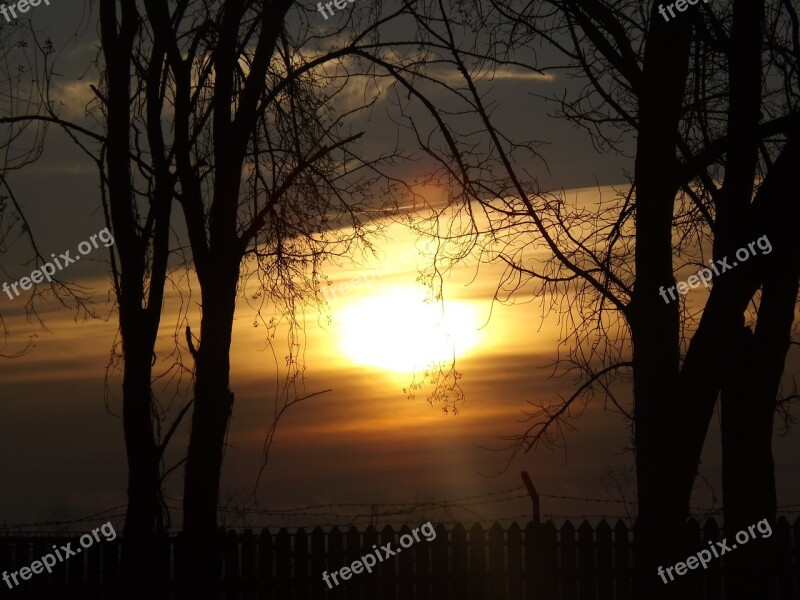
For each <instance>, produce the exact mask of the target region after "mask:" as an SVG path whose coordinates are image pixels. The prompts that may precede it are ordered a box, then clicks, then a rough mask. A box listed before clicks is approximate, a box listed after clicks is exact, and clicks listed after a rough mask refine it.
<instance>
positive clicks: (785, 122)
mask: <svg viewBox="0 0 800 600" xmlns="http://www.w3.org/2000/svg"><path fill="white" fill-rule="evenodd" d="M480 6H482V7H484V8H485V13H484V14H482V15H479V16H476V17H474V18H473V17H470V16H465V17H464V18H463V19H462V20H463V21H465V22H463V23H457V21H456V19H453V18H449V16H448V14H447V10H446V9H445V6H444V3H439V11H438V13H437V14H435V15H434V14H429V15H426V14H421V13H420V14H418V22H419V23H420V29H422V30H425V31H426V32H428V34H429V38H428V39H429V40H430V41H431V45H432V47H434V48H436V49H437V51H438V52H439V53H440V57H439V63H438V64H444V63H447V64H449V65H451V67H452V68H453V69H454V70H456V71H458V73H460V75H461V85H456V84H452V79H451V80H449V82H451V85H450V86H449V89H450V90H451V91H452V92H453V95H454V96H457V97H458V98H460V99H462V100H463V101H464V102H466V103H467V104H468V106H469V109H468V110H472V111H474V113H476V114H477V116H478V122H479V123H480V125H481V126H482V127H484V128H485V131H486V138H487V140H486V143H485V146H487V147H489V148H490V149H491V152H490V153H488V154H487V155H486V156H479V155H478V154H477V153H476V152H474V151H473V150H472V149H474V148H477V147H479V144H478V142H477V141H476V137H477V135H476V134H472V135H471V137H470V138H469V139H468V142H467V139H464V138H463V137H462V136H460V135H459V133H458V131H459V130H458V128H457V126H456V125H455V124H453V123H455V118H457V117H458V115H460V114H463V112H464V111H463V110H462V111H461V112H456V111H451V112H450V113H448V112H447V111H445V110H444V109H442V108H440V106H441V105H438V104H437V105H436V106H434V105H432V104H429V105H428V107H429V109H430V113H431V115H432V116H433V118H434V121H435V125H436V126H437V127H438V129H439V131H440V133H441V135H440V136H439V137H436V138H431V137H430V136H428V135H426V134H425V133H424V132H423V131H422V127H423V126H422V125H420V124H419V122H414V121H411V123H410V125H411V126H412V127H414V128H415V131H418V137H419V138H420V139H425V140H433V141H432V142H429V144H428V148H429V154H430V155H431V156H434V157H437V156H438V157H442V159H441V160H442V170H443V174H444V176H445V177H449V178H450V179H451V180H452V182H453V184H454V185H457V186H460V188H459V192H460V195H459V197H460V199H461V200H463V207H464V213H465V214H464V217H465V218H464V219H463V220H462V222H466V223H467V226H466V228H464V229H462V230H459V231H456V232H454V231H452V230H449V231H448V232H447V238H446V240H447V241H448V242H456V243H458V244H460V248H461V250H460V251H456V252H453V251H452V250H451V251H450V252H443V253H442V254H443V255H445V256H449V257H453V256H455V257H456V258H461V257H463V256H465V255H467V254H468V253H474V252H476V253H478V254H479V255H480V256H481V257H482V258H483V259H486V260H498V261H500V262H502V263H503V264H505V265H506V267H507V271H506V274H505V276H504V278H503V281H502V285H501V288H500V289H498V297H502V296H503V295H504V294H505V295H507V296H512V295H515V294H521V293H525V294H528V293H531V292H532V293H533V294H535V295H538V296H540V297H542V298H543V303H544V305H545V306H546V307H547V308H549V309H550V310H556V311H558V312H559V313H560V317H561V322H562V323H563V324H564V333H565V337H564V347H565V348H566V350H567V354H566V356H565V357H564V358H563V362H562V363H561V364H562V366H564V367H566V368H567V370H568V371H567V372H569V368H570V367H572V368H574V369H577V370H578V372H580V373H582V374H583V382H582V384H581V385H580V387H579V388H578V389H577V390H576V392H575V393H574V394H573V395H572V396H570V397H569V398H567V399H566V400H565V401H564V402H561V403H558V404H556V405H553V406H544V407H542V408H541V410H540V411H538V412H534V413H533V414H532V415H531V416H532V419H533V421H532V424H531V426H530V428H529V429H528V430H527V431H526V432H524V433H523V434H522V435H519V436H513V437H512V438H511V442H512V444H513V445H512V448H513V450H514V454H516V452H517V451H520V450H525V451H527V450H530V449H531V448H533V447H535V446H536V444H537V443H539V442H542V441H544V442H547V441H549V442H553V441H555V440H557V439H558V436H559V435H560V430H559V428H560V427H561V426H563V425H564V424H566V423H567V421H566V419H568V418H569V417H571V416H573V415H574V414H575V413H579V412H580V411H579V410H576V407H577V406H578V404H577V403H578V402H579V401H580V400H581V398H585V397H586V394H587V393H589V392H591V391H593V390H594V389H595V388H599V389H600V391H601V392H602V395H603V396H604V398H605V399H606V401H607V402H608V403H609V405H610V406H613V407H615V408H616V409H617V410H619V412H620V413H621V414H622V415H624V416H625V417H626V418H630V420H631V424H632V427H633V436H634V450H635V455H636V466H637V489H638V494H637V495H638V500H639V512H638V518H637V565H638V567H639V573H640V578H639V581H638V582H637V588H638V592H637V593H638V595H639V597H647V598H661V597H683V596H682V594H683V590H682V589H681V585H682V583H681V582H676V583H675V584H671V586H664V585H663V582H661V581H660V580H659V579H658V576H657V575H656V569H657V567H658V566H659V565H664V564H674V563H675V562H676V561H678V560H680V558H681V557H682V556H685V555H686V553H687V552H686V551H685V549H684V548H683V540H682V539H681V536H677V535H675V532H677V531H681V530H682V529H683V527H684V524H685V521H686V518H687V516H688V511H689V499H690V496H691V492H692V487H693V483H694V480H695V476H696V473H697V467H698V463H699V459H700V453H701V450H702V446H703V442H704V440H705V436H706V431H707V429H708V426H709V422H710V419H711V417H712V414H713V410H714V406H715V403H716V400H717V398H718V397H719V395H720V393H722V394H723V398H724V397H725V396H726V394H727V395H731V396H733V397H732V398H731V401H730V402H727V401H725V400H723V413H726V412H727V415H728V416H723V427H724V429H725V438H726V442H725V462H726V472H727V473H728V474H729V475H728V476H726V478H725V480H726V482H725V490H724V491H725V501H726V507H727V506H732V505H733V504H736V502H737V501H736V498H739V499H740V500H741V510H737V514H736V516H735V517H734V515H732V514H730V513H729V514H728V518H729V519H730V522H731V523H733V524H734V527H735V526H736V525H737V524H738V523H740V522H741V521H742V520H743V519H747V522H748V523H750V524H752V523H753V522H755V521H756V520H758V519H760V518H764V517H767V518H769V519H773V520H774V518H775V501H774V493H773V494H768V495H766V496H762V497H761V498H760V499H755V498H753V494H751V493H749V492H748V488H747V487H743V486H742V484H743V482H744V481H745V479H746V478H747V477H749V476H755V471H756V470H758V471H759V474H758V476H757V477H756V479H757V480H759V481H761V482H763V483H764V485H766V486H767V487H768V488H769V489H772V490H774V480H773V477H774V475H773V473H772V469H771V467H772V464H771V450H770V448H769V443H770V440H771V423H772V415H773V414H774V411H775V407H776V397H775V396H776V392H777V387H778V385H779V381H780V376H781V374H782V372H783V365H784V358H785V355H786V351H787V349H788V341H789V335H790V332H791V324H792V320H793V314H792V311H791V309H790V308H789V307H793V306H794V304H795V302H796V295H797V290H796V287H795V286H796V283H797V277H796V276H795V271H794V267H792V268H789V264H790V265H794V264H795V252H794V251H793V250H792V249H791V245H790V244H789V242H788V238H787V237H786V232H785V225H784V226H782V225H780V224H781V223H795V222H796V221H795V220H794V218H795V217H794V214H793V212H792V209H791V208H790V207H791V205H792V203H791V202H785V201H783V200H781V198H782V197H783V194H789V193H796V192H792V191H791V189H790V187H789V185H788V182H789V180H790V171H789V169H788V165H789V164H792V163H791V161H792V159H793V157H794V152H795V151H794V149H793V142H792V141H789V142H788V143H787V142H786V140H787V136H788V139H790V140H791V139H792V136H793V135H794V129H793V128H794V127H796V122H797V99H796V95H797V87H796V81H795V78H796V68H797V67H796V64H795V59H796V48H797V43H796V41H795V42H793V38H796V31H797V25H796V23H797V15H796V12H795V10H794V9H793V8H792V7H791V6H789V4H788V3H781V2H773V3H769V4H768V5H767V3H765V2H745V1H739V0H734V1H733V2H732V3H730V4H725V3H723V4H720V3H717V4H715V5H714V6H713V7H712V6H703V5H700V6H699V7H698V8H697V10H695V11H694V12H691V13H689V14H687V15H685V16H682V17H681V18H677V19H674V20H672V21H670V22H666V21H665V20H664V19H663V18H662V17H661V16H660V15H659V13H658V10H657V4H654V5H653V6H652V7H651V10H649V9H647V7H646V6H643V5H642V4H641V3H639V2H602V1H599V0H588V1H581V2H578V1H570V0H567V1H563V2H562V1H550V2H542V3H531V4H528V5H526V6H525V7H524V8H520V7H519V6H518V5H517V4H515V3H510V2H509V3H506V2H492V3H489V4H488V5H487V4H482V5H480ZM478 26H488V28H489V29H488V31H489V34H488V37H489V41H488V42H487V43H486V44H482V42H481V39H480V37H479V40H478V41H471V40H470V38H469V37H467V35H465V34H464V30H465V28H467V27H472V28H477V27H478ZM768 32H780V33H778V34H776V35H775V36H774V37H780V38H781V39H780V42H778V43H776V44H775V47H776V50H774V52H775V56H777V58H773V60H772V61H770V62H767V63H763V62H762V46H763V43H762V40H763V39H765V36H767V35H768ZM542 42H546V43H547V44H548V45H549V46H550V47H551V48H553V49H555V50H557V51H558V53H559V55H560V57H561V58H562V59H564V61H565V62H564V63H560V62H558V61H552V62H545V59H544V58H541V57H540V56H539V53H538V52H537V51H538V45H539V44H540V43H542ZM543 54H544V55H545V56H546V55H547V54H546V53H543ZM498 67H503V68H513V69H527V70H530V69H533V70H538V72H540V73H541V72H542V70H545V71H548V70H554V69H556V70H561V71H565V72H567V73H571V74H576V75H578V76H580V77H582V78H583V79H582V80H583V81H584V82H585V87H584V88H583V89H582V90H581V91H579V92H578V94H577V95H576V96H575V97H566V96H563V97H559V98H557V99H556V102H557V106H558V108H559V111H560V116H563V117H566V118H569V119H571V120H572V121H574V122H575V123H576V124H578V125H579V126H581V127H583V128H585V129H586V130H587V131H588V132H589V133H590V134H591V136H592V139H593V141H594V142H595V144H596V145H597V146H598V147H600V148H606V149H608V148H610V149H612V150H614V149H620V148H621V143H622V141H623V140H624V139H626V137H630V134H633V133H635V134H636V141H635V145H636V156H635V172H634V175H633V180H632V182H631V190H630V191H629V192H627V193H623V194H621V195H620V196H619V197H618V198H617V199H616V200H615V201H612V202H610V203H609V202H607V201H604V202H603V203H602V204H601V205H599V206H598V207H597V208H595V209H589V208H587V207H585V206H574V205H571V204H569V203H568V202H567V201H566V200H565V199H564V198H563V196H561V195H559V194H556V193H547V192H545V191H542V190H541V189H540V188H539V186H538V185H537V183H536V181H535V180H533V181H531V178H530V177H528V176H527V174H526V173H524V172H522V170H520V169H519V168H517V166H516V165H517V163H518V159H519V156H518V155H520V156H523V157H524V158H530V157H531V156H532V157H534V158H535V157H536V156H537V154H536V149H535V147H533V146H532V145H531V144H527V145H525V144H522V143H520V142H519V141H518V140H515V139H510V138H508V137H505V136H504V135H503V134H502V133H501V132H500V131H499V130H498V129H497V127H495V126H494V125H493V119H492V117H491V112H492V108H491V104H490V101H489V100H487V99H486V98H485V97H484V94H483V93H481V92H480V91H479V87H478V86H479V85H480V81H479V80H480V79H482V78H490V77H491V74H492V73H493V71H494V70H495V69H497V68H498ZM774 70H778V71H779V75H782V76H779V77H776V78H775V79H772V78H770V77H768V76H767V74H768V73H771V72H773V71H774ZM438 81H439V82H440V83H441V85H442V86H447V83H448V80H446V79H445V78H441V77H440V78H439V80H438ZM423 102H424V100H423ZM435 144H438V145H435ZM776 157H777V159H776ZM757 176H760V178H761V180H762V184H761V186H760V187H759V189H758V194H756V195H754V184H755V182H756V180H757ZM719 180H722V182H723V183H722V185H721V186H718V185H717V183H716V182H717V181H719ZM762 235H767V236H768V238H769V239H770V240H773V244H774V245H775V251H774V252H773V253H772V255H770V256H756V257H754V258H751V259H750V260H749V261H748V262H747V263H746V264H742V265H740V266H739V267H738V268H736V269H733V270H732V271H731V272H730V273H724V274H723V273H720V274H719V276H718V277H716V278H715V284H714V287H713V289H712V291H711V293H710V296H709V299H708V301H707V302H706V304H705V307H704V309H703V310H702V314H701V316H700V317H699V319H698V318H695V316H694V315H693V313H691V312H689V311H688V310H685V308H684V307H683V304H682V303H681V302H676V301H673V302H670V301H668V300H667V299H666V298H664V296H663V292H664V290H666V289H669V288H670V287H672V286H674V285H675V275H674V273H675V270H676V268H679V267H682V266H688V265H696V268H702V267H705V266H706V256H707V255H706V254H704V253H705V252H707V251H708V245H709V244H708V243H709V242H713V258H714V259H715V260H722V259H725V257H731V256H733V255H734V253H735V252H736V250H737V249H739V248H742V247H745V248H746V247H747V244H748V243H753V241H754V240H756V239H757V238H759V236H762ZM536 250H540V252H539V254H538V255H537V253H536ZM676 256H678V257H680V261H679V262H676V261H675V257H676ZM787 263H788V264H787ZM446 266H447V264H446V263H444V262H440V264H439V267H440V268H446ZM770 273H772V275H769V274H770ZM770 278H774V279H775V280H776V281H775V283H774V284H768V281H769V279H770ZM778 281H780V282H781V283H778ZM768 287H770V288H772V289H773V291H772V294H774V300H773V302H775V304H776V305H777V306H778V307H780V310H779V311H778V312H779V314H780V315H781V316H780V317H767V316H766V314H765V312H764V311H766V310H769V307H768V303H769V298H768V297H767V296H768V294H767V289H768ZM759 288H761V289H762V292H761V293H760V294H759V292H758V291H759ZM751 302H753V303H754V306H755V307H756V309H757V312H749V311H748V306H749V304H750V303H751ZM772 314H775V311H774V309H773V313H772ZM748 315H749V316H750V317H752V318H753V319H756V320H757V323H758V325H757V327H756V334H755V336H756V337H760V339H761V344H762V348H763V349H764V350H766V351H765V352H764V353H762V354H760V355H759V358H758V360H754V361H753V362H749V363H748V362H747V361H748V360H752V359H754V358H755V354H754V350H755V347H756V346H755V345H753V344H751V343H750V342H749V341H748V340H749V339H750V337H749V336H748V335H746V333H745V332H744V325H745V317H746V316H748ZM759 329H763V333H762V334H760V335H759V333H758V331H759ZM627 369H631V373H632V376H633V406H631V407H626V406H624V405H622V404H621V403H620V402H619V401H618V400H617V396H616V394H615V392H614V389H615V388H614V383H613V381H614V379H615V378H614V377H612V376H613V375H614V374H616V373H619V372H620V371H621V370H627ZM733 371H736V375H733V374H732V372H733ZM742 378H744V379H745V380H746V383H747V386H746V387H741V386H737V384H741V383H742ZM618 388H619V386H618V385H617V389H618ZM734 390H736V391H734ZM756 390H758V391H756ZM726 406H727V409H726V408H725V407H726ZM750 417H757V419H751V418H750ZM735 423H738V424H736V425H735ZM743 428H747V429H748V430H749V433H748V434H746V435H744V434H743V431H742V429H743ZM740 439H741V440H745V439H749V440H750V441H753V442H755V441H756V440H757V443H756V446H757V447H758V450H757V451H755V452H754V451H752V450H751V451H749V452H747V453H745V455H743V450H742V446H741V445H740V444H739V442H738V441H737V442H734V441H732V440H740ZM737 447H738V450H739V451H738V452H737V451H736V448H737ZM756 465H758V466H757V467H756ZM765 473H767V474H765ZM737 479H738V481H736V480H737ZM745 496H749V498H747V499H745ZM726 510H727V508H726ZM756 514H758V515H760V516H758V518H754V517H755V515H756ZM734 531H735V529H734ZM753 552H758V549H754V550H753ZM762 555H763V556H768V555H769V553H768V552H763V553H762ZM766 562H768V560H767V561H766ZM760 564H761V566H763V565H764V564H765V561H763V560H762V561H761V562H760ZM751 565H753V566H751V568H750V570H749V571H743V572H740V573H734V577H737V576H739V577H740V578H741V579H745V578H749V581H750V582H751V587H745V588H743V590H744V591H743V592H742V593H743V594H744V595H743V597H753V595H754V594H755V595H759V597H761V595H760V594H764V597H767V596H768V595H769V594H770V593H771V591H770V590H769V587H770V584H769V577H768V574H766V575H765V574H764V572H763V571H761V572H759V569H760V568H761V567H759V566H758V565H759V561H753V562H752V563H751ZM748 594H749V596H748Z"/></svg>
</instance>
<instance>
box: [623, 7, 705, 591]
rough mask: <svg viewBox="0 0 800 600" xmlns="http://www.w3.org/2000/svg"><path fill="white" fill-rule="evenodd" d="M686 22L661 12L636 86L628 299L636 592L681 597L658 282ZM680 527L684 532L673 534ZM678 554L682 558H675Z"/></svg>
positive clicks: (665, 273)
mask: <svg viewBox="0 0 800 600" xmlns="http://www.w3.org/2000/svg"><path fill="white" fill-rule="evenodd" d="M688 55H689V26H688V24H686V23H684V22H682V21H679V22H675V23H670V24H669V27H665V26H664V23H663V20H662V19H660V18H659V17H658V16H657V15H656V16H655V17H654V19H653V27H652V28H651V31H650V35H649V38H648V41H647V49H646V53H645V60H644V69H643V71H642V77H641V85H640V89H639V139H638V143H637V151H636V177H635V184H636V225H637V227H636V288H635V290H634V297H633V300H632V302H631V304H630V307H629V323H630V327H631V332H632V340H633V362H634V394H635V403H636V411H635V415H634V427H635V440H636V473H637V486H638V496H639V514H638V519H637V524H636V556H635V559H636V566H637V572H638V573H639V577H637V581H636V597H637V598H639V599H645V598H647V599H648V600H658V599H661V598H678V597H681V595H680V594H681V589H680V586H681V583H680V582H675V583H670V584H669V585H665V584H664V583H663V582H662V581H661V580H660V579H659V577H658V575H657V569H658V567H659V566H662V565H664V566H667V565H671V564H673V563H674V562H677V560H680V556H681V555H682V554H683V553H682V551H681V548H682V544H681V542H682V536H681V535H680V532H681V531H682V530H683V524H684V523H685V521H686V516H687V514H686V513H687V509H688V497H687V492H686V489H685V488H686V480H687V479H689V477H688V476H689V475H693V473H691V474H687V473H685V472H681V470H680V468H679V466H678V465H676V462H675V457H674V455H673V450H672V449H673V448H674V447H675V443H676V438H678V437H679V432H680V428H679V427H678V423H677V419H676V418H675V417H676V416H675V411H674V404H675V397H676V384H677V377H678V364H679V359H680V352H679V345H678V331H679V315H678V309H679V307H678V304H677V302H671V303H669V304H667V303H665V302H664V300H663V299H662V297H661V295H660V294H659V289H660V288H661V286H664V287H670V286H671V285H673V284H674V278H673V275H672V212H673V205H674V201H675V195H676V193H677V177H676V167H677V164H678V161H677V158H676V155H675V147H676V143H677V136H678V123H679V120H680V115H681V109H682V104H683V96H684V89H685V86H686V80H687V73H688ZM676 532H677V533H678V535H676ZM675 557H678V558H675Z"/></svg>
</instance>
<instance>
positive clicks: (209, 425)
mask: <svg viewBox="0 0 800 600" xmlns="http://www.w3.org/2000/svg"><path fill="white" fill-rule="evenodd" d="M209 275H210V277H211V281H214V282H215V285H213V286H212V285H207V286H204V287H203V290H202V298H203V317H202V322H201V328H200V346H199V348H198V350H197V353H196V356H195V398H194V414H193V417H192V432H191V437H190V439H189V452H188V455H187V461H186V480H185V487H184V521H183V530H184V533H185V535H186V536H187V549H188V553H187V561H188V562H187V569H188V571H187V573H189V574H190V577H191V579H190V580H189V581H187V584H188V589H187V591H188V592H189V597H196V593H198V592H200V591H207V590H208V589H210V588H209V586H215V585H216V583H217V581H218V575H219V565H218V564H217V556H218V550H219V546H218V535H217V502H218V500H219V485H220V477H221V474H222V459H223V454H224V450H225V436H226V433H227V430H228V422H229V420H230V416H231V411H232V409H233V394H232V393H231V391H230V345H231V332H232V328H233V316H234V310H235V306H236V284H237V281H238V276H239V268H238V263H234V262H231V263H229V266H228V267H227V268H216V269H212V270H211V271H210V272H209Z"/></svg>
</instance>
